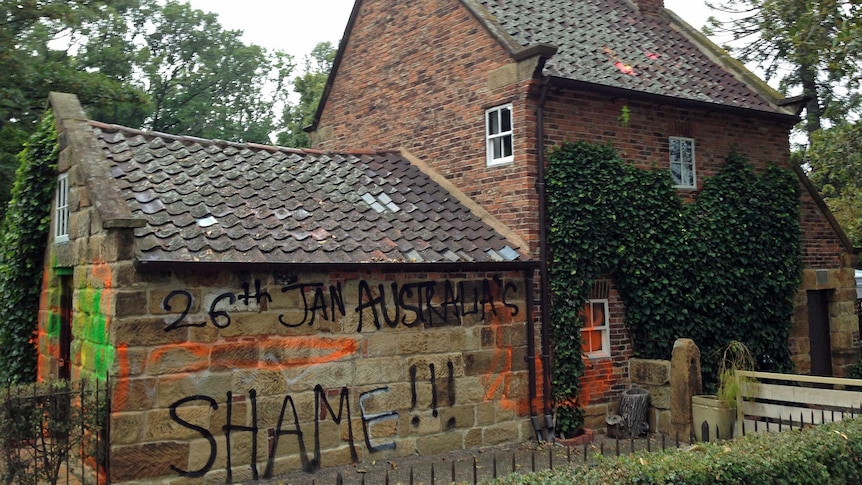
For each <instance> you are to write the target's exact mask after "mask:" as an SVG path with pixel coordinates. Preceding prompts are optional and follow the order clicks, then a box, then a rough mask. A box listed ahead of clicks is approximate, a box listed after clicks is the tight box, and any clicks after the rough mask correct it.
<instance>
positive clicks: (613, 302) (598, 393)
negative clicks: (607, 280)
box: [578, 287, 634, 406]
mask: <svg viewBox="0 0 862 485" xmlns="http://www.w3.org/2000/svg"><path fill="white" fill-rule="evenodd" d="M608 315H609V317H608V318H609V321H608V324H609V327H610V344H611V356H610V357H598V358H589V357H584V376H583V377H582V378H581V386H582V390H581V396H580V397H579V399H578V403H579V404H580V405H582V406H590V405H595V404H601V403H609V402H616V401H617V400H618V399H619V396H620V394H621V393H622V391H624V390H625V389H626V388H627V383H628V378H629V365H628V363H629V359H631V358H632V357H633V356H634V355H633V351H632V344H631V340H630V339H629V333H628V331H627V330H626V328H625V325H624V324H623V320H624V317H625V306H624V305H623V302H622V299H620V294H619V292H617V290H616V289H615V288H613V287H611V288H610V291H609V294H608Z"/></svg>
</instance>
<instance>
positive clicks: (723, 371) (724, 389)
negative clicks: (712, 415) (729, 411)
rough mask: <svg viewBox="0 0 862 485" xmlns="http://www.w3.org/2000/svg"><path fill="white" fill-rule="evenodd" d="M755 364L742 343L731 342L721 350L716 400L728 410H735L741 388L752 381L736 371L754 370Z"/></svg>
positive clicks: (749, 352)
mask: <svg viewBox="0 0 862 485" xmlns="http://www.w3.org/2000/svg"><path fill="white" fill-rule="evenodd" d="M756 365H757V363H756V362H755V359H754V356H753V355H751V351H750V350H748V347H746V346H745V344H744V343H742V342H740V341H738V340H731V341H730V343H728V344H727V345H726V346H725V347H724V348H722V349H721V358H720V359H719V361H718V390H717V392H716V393H717V395H718V399H719V400H720V401H721V402H723V403H724V404H725V405H726V406H728V407H730V408H736V398H737V396H739V395H740V394H741V392H742V386H743V385H744V384H745V383H746V382H753V381H754V379H749V378H743V377H742V376H740V375H739V374H738V373H737V371H740V370H754V369H755V367H756Z"/></svg>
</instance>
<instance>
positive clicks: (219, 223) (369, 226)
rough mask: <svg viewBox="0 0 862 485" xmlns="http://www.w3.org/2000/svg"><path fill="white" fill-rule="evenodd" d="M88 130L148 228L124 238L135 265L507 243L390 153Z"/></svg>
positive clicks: (323, 259)
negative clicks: (129, 240)
mask: <svg viewBox="0 0 862 485" xmlns="http://www.w3.org/2000/svg"><path fill="white" fill-rule="evenodd" d="M91 126H92V128H93V132H94V133H95V135H96V137H97V140H98V143H99V144H100V146H101V147H102V150H103V153H104V155H105V163H106V164H107V167H106V171H105V173H106V174H108V176H109V177H112V180H114V182H115V186H116V188H117V190H120V191H121V198H122V199H124V200H125V201H126V203H127V204H128V208H129V210H130V211H131V212H132V214H133V215H136V216H138V217H141V218H143V219H144V220H146V222H147V225H146V226H144V227H140V228H136V229H135V230H134V234H135V238H136V240H137V251H138V257H139V259H141V260H143V261H150V262H163V263H172V262H196V261H205V262H206V261H209V262H234V263H255V262H256V263H328V262H338V263H362V262H392V263H395V262H407V261H413V262H456V261H462V262H473V261H477V262H491V261H497V260H500V257H499V255H497V252H499V251H496V250H497V249H498V248H504V247H509V246H511V245H512V243H511V242H509V241H508V240H507V239H505V238H504V237H503V236H501V235H500V234H498V233H497V232H495V231H494V230H493V229H492V228H491V227H490V226H488V225H486V224H485V223H484V222H483V221H482V220H481V219H480V218H479V217H478V216H477V215H475V214H473V213H472V212H470V211H469V210H468V209H467V208H466V207H464V206H462V205H461V204H460V203H458V202H457V199H456V198H455V197H453V196H452V195H451V194H449V193H448V192H447V191H446V190H444V189H443V188H442V187H440V186H439V185H437V184H436V183H435V182H433V181H432V180H431V179H430V178H429V177H428V176H427V175H426V174H424V173H422V172H421V171H419V170H418V169H417V168H416V167H415V166H413V165H411V164H410V163H409V162H408V161H407V160H406V159H404V158H403V157H401V156H400V155H399V154H397V153H379V154H375V153H364V154H351V153H321V152H317V151H310V150H309V151H300V150H295V149H286V148H279V147H262V146H259V145H251V144H248V145H242V144H236V143H228V142H217V141H209V140H202V139H196V138H190V137H175V136H171V135H165V134H159V133H149V132H143V131H139V130H133V129H129V128H123V127H118V126H111V125H105V124H102V123H96V122H93V123H92V124H91ZM514 254H516V255H518V258H517V259H524V256H522V255H520V254H519V253H517V252H514ZM495 255H496V256H495Z"/></svg>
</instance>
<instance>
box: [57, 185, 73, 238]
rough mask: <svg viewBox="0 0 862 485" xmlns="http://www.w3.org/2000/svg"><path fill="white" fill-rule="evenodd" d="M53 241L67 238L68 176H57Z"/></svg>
mask: <svg viewBox="0 0 862 485" xmlns="http://www.w3.org/2000/svg"><path fill="white" fill-rule="evenodd" d="M54 201H55V202H54V204H55V205H54V242H66V241H68V240H69V176H68V174H65V173H63V174H60V176H59V177H57V193H56V195H55V196H54Z"/></svg>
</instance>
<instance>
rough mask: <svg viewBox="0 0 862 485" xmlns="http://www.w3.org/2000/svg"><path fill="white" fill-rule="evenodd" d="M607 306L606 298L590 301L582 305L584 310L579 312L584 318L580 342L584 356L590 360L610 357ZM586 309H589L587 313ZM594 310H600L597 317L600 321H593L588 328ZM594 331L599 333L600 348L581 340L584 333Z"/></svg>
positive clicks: (609, 327)
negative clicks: (599, 314) (582, 343)
mask: <svg viewBox="0 0 862 485" xmlns="http://www.w3.org/2000/svg"><path fill="white" fill-rule="evenodd" d="M609 306H610V305H609V304H608V300H607V299H606V298H601V299H594V300H593V299H591V300H587V302H586V303H584V308H583V310H581V314H582V315H583V316H584V318H585V321H584V328H582V329H581V337H582V338H581V341H582V342H584V346H583V350H584V354H585V355H586V356H587V357H589V358H591V359H596V358H602V357H610V356H611V326H610V317H609V315H608V310H609ZM588 308H589V309H590V311H589V312H588V311H587V309H588ZM596 309H600V310H601V316H600V317H599V318H600V319H601V321H594V322H593V325H592V326H589V325H590V322H589V318H591V317H592V318H595V315H596V311H595V310H596ZM596 331H598V332H601V347H600V348H594V347H592V346H591V345H590V341H589V340H587V339H584V338H583V336H584V334H585V333H587V332H596Z"/></svg>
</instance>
